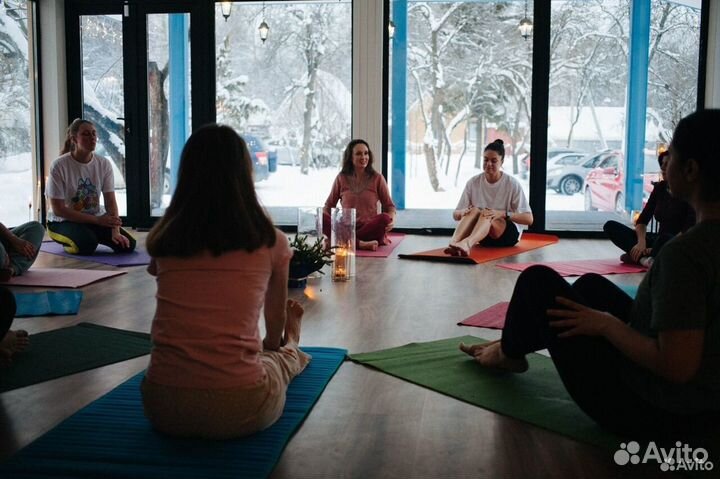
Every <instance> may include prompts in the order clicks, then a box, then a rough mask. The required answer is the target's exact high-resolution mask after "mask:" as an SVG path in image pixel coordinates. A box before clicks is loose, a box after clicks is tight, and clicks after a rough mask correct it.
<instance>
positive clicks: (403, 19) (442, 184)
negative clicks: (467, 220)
mask: <svg viewBox="0 0 720 479" xmlns="http://www.w3.org/2000/svg"><path fill="white" fill-rule="evenodd" d="M532 8H533V2H522V1H516V2H506V1H503V2H499V1H498V2H492V1H487V2H485V1H484V2H477V1H458V2H421V1H412V0H410V1H406V0H399V1H392V2H391V9H392V21H393V25H394V26H395V30H394V32H393V38H392V42H391V46H392V48H391V65H392V66H391V78H392V80H391V85H392V91H391V94H392V100H391V102H390V105H389V109H390V114H389V117H390V119H391V125H392V130H391V134H390V147H389V158H390V161H391V163H390V165H391V189H392V192H393V198H394V200H395V202H396V203H398V205H399V206H401V207H404V208H406V209H408V210H451V209H454V208H455V206H456V204H457V201H458V199H459V198H460V194H461V192H462V190H463V188H464V186H465V183H466V182H467V181H468V180H469V179H470V178H471V177H472V176H474V175H477V174H479V173H481V172H482V169H481V168H482V153H483V152H482V150H483V147H484V145H486V144H487V143H489V142H490V141H492V140H494V139H496V138H501V139H502V140H503V141H504V142H505V146H506V157H505V161H504V165H503V169H504V171H505V173H506V174H510V175H513V176H516V177H517V178H518V179H520V180H521V182H522V183H523V185H524V188H525V192H526V194H527V192H528V189H527V185H528V182H527V180H528V176H527V174H526V172H527V168H526V165H527V159H528V153H529V150H530V104H531V81H532V56H533V52H532V37H531V36H530V35H526V36H523V35H522V34H521V32H520V31H519V29H518V26H519V24H520V21H521V20H522V19H523V18H524V17H526V16H528V15H531V13H532ZM420 216H422V218H423V222H431V223H433V224H425V225H418V226H438V225H443V226H446V225H447V223H448V221H451V218H450V213H449V212H447V211H437V212H436V213H435V214H433V213H432V212H430V213H429V214H420V212H419V211H418V213H417V215H416V217H420ZM403 219H404V222H405V223H406V224H405V225H403V226H416V225H414V224H413V219H412V216H411V215H404V216H403Z"/></svg>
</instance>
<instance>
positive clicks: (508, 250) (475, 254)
mask: <svg viewBox="0 0 720 479" xmlns="http://www.w3.org/2000/svg"><path fill="white" fill-rule="evenodd" d="M558 241H560V239H559V238H558V237H557V236H553V235H544V234H538V233H523V235H522V237H521V238H520V241H518V243H517V244H516V245H515V246H504V247H487V246H475V247H473V248H472V249H471V250H470V255H469V256H452V255H449V254H447V253H445V248H444V247H443V248H437V249H431V250H428V251H421V252H419V253H412V254H399V255H398V257H400V258H402V259H419V260H424V261H442V262H446V263H456V264H480V263H485V262H487V261H493V260H496V259H500V258H506V257H508V256H513V255H516V254H520V253H524V252H526V251H530V250H534V249H537V248H542V247H543V246H548V245H551V244H553V243H557V242H558Z"/></svg>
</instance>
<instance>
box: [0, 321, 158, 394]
mask: <svg viewBox="0 0 720 479" xmlns="http://www.w3.org/2000/svg"><path fill="white" fill-rule="evenodd" d="M150 346H151V344H150V335H149V334H147V333H138V332H135V331H126V330H123V329H115V328H108V327H106V326H100V325H97V324H91V323H79V324H77V325H75V326H70V327H68V328H60V329H55V330H52V331H47V332H44V333H38V334H31V335H30V347H29V348H28V349H27V350H25V351H23V352H21V353H16V354H15V355H13V362H12V366H11V367H9V368H6V369H4V370H3V371H2V374H0V392H5V391H9V390H11V389H16V388H21V387H25V386H30V385H31V384H36V383H40V382H43V381H48V380H50V379H55V378H59V377H63V376H68V375H70V374H74V373H79V372H81V371H87V370H88V369H93V368H98V367H100V366H105V365H106V364H112V363H117V362H120V361H125V360H127V359H131V358H135V357H137V356H142V355H144V354H150Z"/></svg>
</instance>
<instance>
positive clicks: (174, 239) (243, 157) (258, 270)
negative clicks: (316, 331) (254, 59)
mask: <svg viewBox="0 0 720 479" xmlns="http://www.w3.org/2000/svg"><path fill="white" fill-rule="evenodd" d="M146 244H147V249H148V251H149V252H150V254H151V255H152V257H153V259H152V262H151V264H150V267H149V268H148V271H149V272H150V274H152V275H154V276H156V277H157V295H156V297H157V309H156V312H155V318H154V319H153V323H152V341H153V349H152V354H151V356H150V365H149V367H148V370H147V373H146V375H145V379H144V381H143V384H142V393H143V404H144V407H145V414H146V416H147V417H148V419H149V420H150V422H151V423H152V425H153V427H155V428H156V429H157V430H159V431H161V432H164V433H167V434H170V435H174V436H186V437H201V438H211V439H225V438H232V437H239V436H245V435H248V434H252V433H254V432H256V431H260V430H262V429H265V428H267V427H268V426H270V425H271V424H273V423H274V422H275V421H276V420H277V419H278V418H279V417H280V415H281V414H282V411H283V406H284V404H285V392H286V390H287V386H288V384H289V383H290V381H291V380H292V378H293V377H295V376H296V375H298V374H299V373H300V372H301V371H302V370H303V369H304V368H305V366H306V365H307V363H308V362H309V360H310V357H309V356H308V355H307V354H305V353H303V352H302V351H301V350H300V349H299V347H298V342H299V340H300V322H301V318H302V314H303V309H302V307H301V306H300V305H299V304H298V303H296V302H295V301H290V300H288V299H287V280H288V265H289V261H290V257H291V255H292V253H291V251H290V247H289V245H288V240H287V238H286V237H285V235H283V234H282V233H281V232H280V231H278V230H277V229H275V228H274V227H273V224H272V222H271V221H270V219H269V218H268V217H267V216H266V214H265V212H264V211H263V209H262V207H261V206H260V204H259V203H258V200H257V196H256V194H255V189H254V187H253V180H252V162H251V160H250V153H249V152H248V148H247V145H246V144H245V141H243V139H242V138H240V137H239V136H238V135H237V133H235V131H234V130H233V129H232V128H230V127H227V126H222V125H206V126H204V127H202V128H200V129H198V130H197V131H196V132H195V133H193V134H192V136H191V137H190V138H189V139H188V141H187V143H186V144H185V148H184V149H183V152H182V156H181V162H180V171H179V176H178V184H177V189H176V190H175V194H174V195H173V197H172V200H171V202H170V206H169V207H168V208H167V210H166V211H165V215H164V216H163V217H162V218H161V219H160V221H159V222H158V223H157V224H156V225H155V227H154V228H153V229H152V230H151V231H150V233H149V234H148V237H147V241H146ZM263 308H264V316H265V337H264V339H261V337H260V328H259V324H258V323H259V319H260V311H261V310H263Z"/></svg>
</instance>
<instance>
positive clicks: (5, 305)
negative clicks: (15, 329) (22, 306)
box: [0, 286, 17, 340]
mask: <svg viewBox="0 0 720 479" xmlns="http://www.w3.org/2000/svg"><path fill="white" fill-rule="evenodd" d="M16 307H17V306H16V304H15V296H14V295H13V294H12V292H10V290H9V289H7V288H6V287H4V286H0V340H2V338H4V337H5V335H6V334H7V332H8V331H10V326H11V325H12V322H13V319H15V310H16Z"/></svg>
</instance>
